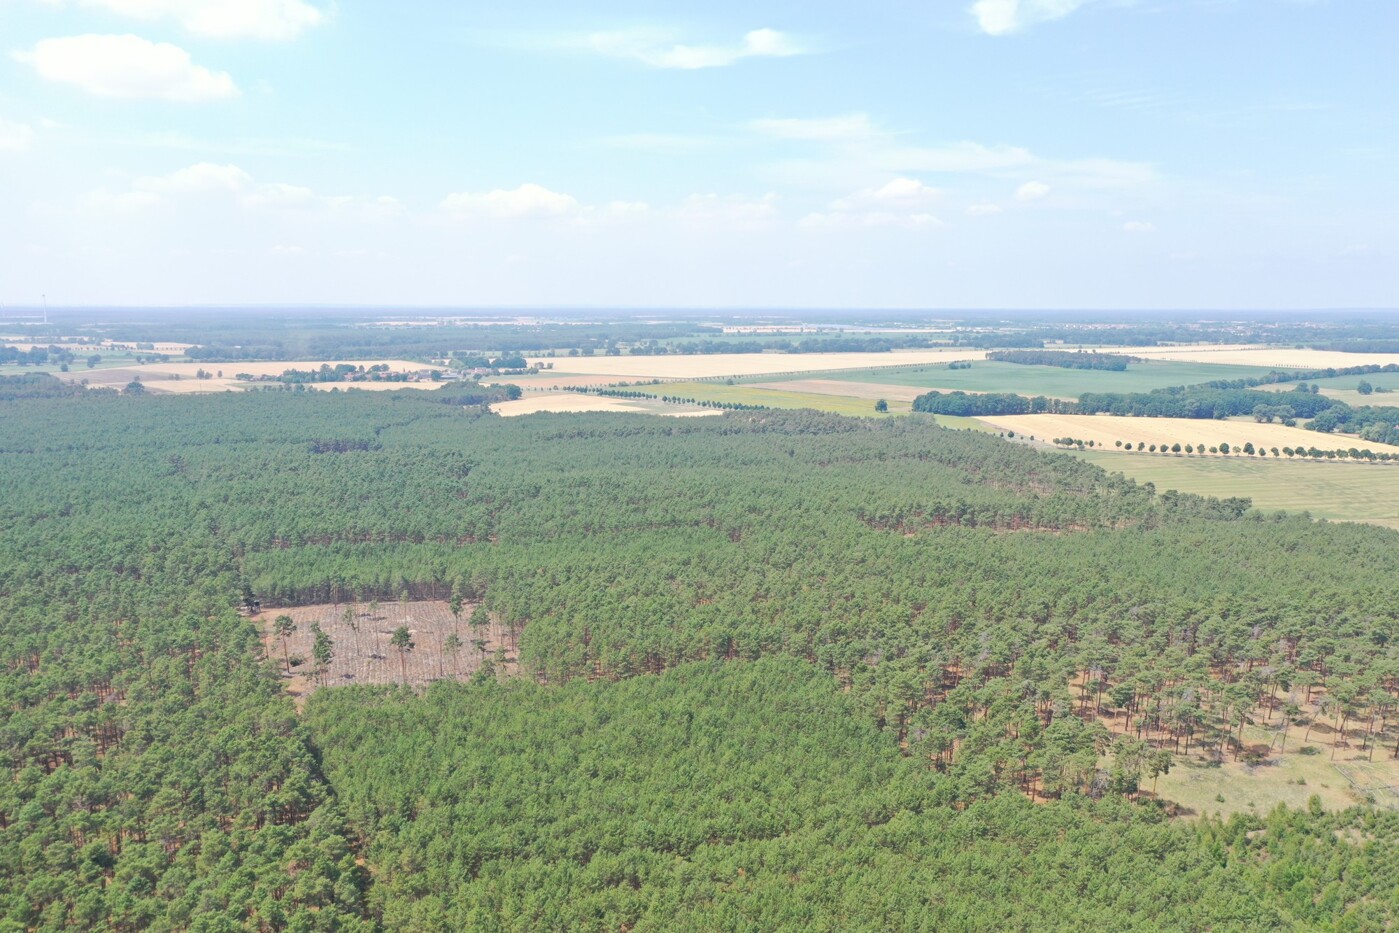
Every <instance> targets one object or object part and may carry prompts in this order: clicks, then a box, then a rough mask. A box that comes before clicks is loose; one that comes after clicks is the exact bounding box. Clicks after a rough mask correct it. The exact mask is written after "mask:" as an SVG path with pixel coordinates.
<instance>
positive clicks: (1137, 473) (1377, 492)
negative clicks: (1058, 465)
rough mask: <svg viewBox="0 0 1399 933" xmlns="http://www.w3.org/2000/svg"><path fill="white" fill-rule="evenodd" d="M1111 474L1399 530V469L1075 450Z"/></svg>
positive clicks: (1270, 508) (1269, 507) (1160, 486)
mask: <svg viewBox="0 0 1399 933" xmlns="http://www.w3.org/2000/svg"><path fill="white" fill-rule="evenodd" d="M1072 453H1073V455H1074V456H1076V457H1079V458H1080V459H1083V460H1087V461H1088V462H1089V463H1095V464H1097V465H1098V466H1100V467H1102V468H1103V469H1105V470H1107V471H1108V472H1109V473H1122V474H1124V475H1126V476H1127V477H1128V478H1130V479H1134V480H1136V481H1137V482H1139V483H1148V482H1149V483H1154V484H1155V485H1156V488H1157V489H1158V490H1163V491H1164V490H1167V489H1177V490H1180V491H1181V492H1191V493H1196V494H1197V495H1202V496H1217V497H1219V498H1228V497H1231V496H1245V497H1248V498H1251V499H1252V500H1253V504H1254V505H1255V506H1256V507H1258V508H1260V509H1264V510H1267V511H1273V510H1276V509H1285V510H1288V511H1293V512H1301V511H1308V512H1310V513H1311V514H1312V515H1313V516H1314V517H1316V518H1327V519H1332V520H1334V521H1350V522H1367V523H1369V524H1373V525H1384V526H1386V527H1389V528H1399V468H1395V467H1391V466H1384V465H1378V466H1377V465H1372V464H1365V463H1333V462H1317V461H1299V460H1294V461H1291V462H1287V461H1284V460H1273V459H1271V458H1269V459H1267V460H1260V459H1258V458H1256V457H1240V458H1235V457H1183V456H1174V455H1172V456H1161V455H1160V454H1149V453H1147V454H1126V453H1122V452H1120V451H1117V450H1110V451H1109V450H1083V451H1073V452H1072Z"/></svg>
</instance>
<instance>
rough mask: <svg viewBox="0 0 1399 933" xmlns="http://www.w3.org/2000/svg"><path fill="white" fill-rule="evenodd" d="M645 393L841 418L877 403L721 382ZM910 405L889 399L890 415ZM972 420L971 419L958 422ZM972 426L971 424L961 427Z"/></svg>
mask: <svg viewBox="0 0 1399 933" xmlns="http://www.w3.org/2000/svg"><path fill="white" fill-rule="evenodd" d="M641 390H642V391H646V392H655V393H656V394H657V395H670V396H679V397H681V398H693V399H695V400H697V401H704V402H735V403H738V404H742V405H766V406H767V407H768V408H814V409H816V410H818V411H829V412H834V413H835V414H839V415H856V416H871V415H874V414H875V410H874V402H873V401H871V400H870V399H867V398H848V397H846V396H843V395H821V394H818V393H815V392H784V391H782V390H780V389H759V388H756V387H754V386H751V385H741V384H740V385H724V384H723V383H718V382H670V383H666V384H665V385H660V386H642V387H641ZM912 410H913V408H912V405H911V404H910V403H908V402H896V401H894V400H893V399H890V400H889V414H891V415H899V414H903V415H906V414H908V413H909V412H910V411H912ZM957 420H959V421H971V420H973V419H971V418H964V419H957ZM960 426H961V427H971V425H970V424H967V425H960Z"/></svg>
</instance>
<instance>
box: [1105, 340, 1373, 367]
mask: <svg viewBox="0 0 1399 933" xmlns="http://www.w3.org/2000/svg"><path fill="white" fill-rule="evenodd" d="M1118 352H1121V353H1126V354H1128V355H1129V356H1141V357H1147V358H1149V359H1154V360H1176V361H1180V362H1187V363H1221V364H1230V365H1234V366H1262V367H1273V368H1279V369H1343V368H1345V367H1347V366H1385V365H1387V364H1389V363H1399V353H1342V352H1340V351H1338V350H1305V349H1303V350H1298V349H1296V348H1290V347H1268V346H1246V345H1225V344H1211V345H1201V346H1196V347H1123V348H1122V349H1121V350H1119V351H1118Z"/></svg>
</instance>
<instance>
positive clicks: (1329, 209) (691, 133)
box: [0, 0, 1399, 310]
mask: <svg viewBox="0 0 1399 933" xmlns="http://www.w3.org/2000/svg"><path fill="white" fill-rule="evenodd" d="M472 6H475V5H471V6H468V5H455V4H446V3H429V2H422V0H412V2H405V3H402V4H394V5H393V6H392V7H389V6H378V5H367V4H350V3H337V4H331V3H324V2H314V0H256V2H253V0H10V2H9V3H6V4H4V5H3V6H0V212H3V214H4V216H5V217H6V218H8V220H9V222H8V223H6V224H4V225H3V226H0V254H3V255H4V257H5V259H4V261H3V263H0V302H3V303H4V304H5V305H7V306H13V305H33V304H36V303H37V301H38V298H39V296H40V295H41V294H46V295H47V296H48V300H49V302H50V303H51V304H55V305H84V304H87V305H136V304H159V305H182V304H203V305H232V304H274V303H282V302H287V303H295V304H306V305H318V304H319V305H329V304H347V305H356V306H367V305H408V306H413V305H419V306H456V307H484V306H492V305H496V306H509V307H547V306H551V305H562V306H569V307H588V306H592V307H607V306H612V307H667V306H671V307H691V308H693V307H714V308H722V307H745V308H764V307H776V308H797V307H820V308H827V309H831V308H836V309H838V308H868V307H883V308H1067V307H1077V308H1088V309H1094V308H1120V309H1153V308H1183V307H1196V308H1210V309H1225V310H1227V309H1252V308H1365V307H1395V306H1399V276H1396V275H1395V274H1394V270H1395V263H1396V260H1399V223H1396V221H1399V181H1396V179H1399V171H1396V169H1399V120H1397V119H1396V108H1395V107H1394V104H1393V100H1392V94H1393V85H1394V70H1393V62H1392V58H1393V57H1392V50H1391V49H1390V45H1391V43H1392V41H1393V39H1392V37H1393V36H1394V35H1395V33H1396V31H1397V30H1399V6H1396V5H1395V4H1394V3H1392V2H1391V0H1187V2H1172V3H1161V2H1152V0H975V2H971V0H949V2H942V0H939V2H935V3H927V2H925V3H919V4H914V3H904V2H899V3H894V4H887V5H884V6H883V7H882V8H881V9H878V10H870V9H857V8H854V7H850V6H849V5H841V4H831V3H821V4H807V5H802V4H795V3H783V2H763V3H758V4H752V3H749V4H738V3H733V2H720V3H713V4H704V5H701V4H695V3H668V4H663V5H655V4H652V5H647V6H646V7H644V8H643V7H642V6H641V5H639V4H622V3H612V4H606V5H604V6H593V7H592V8H590V9H587V10H582V9H579V8H577V7H576V6H575V5H569V4H562V3H557V2H536V0H529V2H522V3H518V4H512V5H510V6H509V8H508V9H506V8H496V9H474V8H471V7H472Z"/></svg>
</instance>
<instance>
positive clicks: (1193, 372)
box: [772, 360, 1271, 399]
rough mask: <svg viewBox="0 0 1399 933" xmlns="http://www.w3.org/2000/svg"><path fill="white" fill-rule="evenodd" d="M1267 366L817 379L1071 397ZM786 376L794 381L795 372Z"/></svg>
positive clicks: (1249, 373) (1003, 368) (937, 371)
mask: <svg viewBox="0 0 1399 933" xmlns="http://www.w3.org/2000/svg"><path fill="white" fill-rule="evenodd" d="M1270 371H1271V370H1270V369H1269V368H1267V367H1256V366H1233V365H1212V364H1209V363H1174V362H1172V363H1161V362H1150V363H1133V364H1131V365H1130V366H1128V367H1127V369H1126V371H1124V372H1105V371H1101V370H1091V369H1064V368H1063V367H1060V366H1025V365H1021V364H1019V363H1001V362H997V361H994V360H983V361H982V362H978V363H974V364H973V365H972V367H971V368H970V369H948V368H947V366H946V365H943V366H928V367H925V368H906V369H900V370H878V369H872V370H857V371H854V372H849V373H831V374H823V375H822V376H821V379H822V381H823V382H852V383H862V382H878V383H882V384H884V385H899V386H911V387H915V388H918V389H920V390H922V391H928V390H930V389H941V390H944V391H957V390H960V391H963V392H1013V393H1015V394H1017V395H1047V396H1050V397H1053V398H1070V399H1076V398H1078V397H1079V396H1080V395H1082V394H1083V393H1085V392H1149V391H1151V390H1152V389H1163V388H1166V387H1168V386H1179V385H1194V384H1196V383H1201V382H1209V381H1211V380H1215V379H1247V378H1251V377H1257V376H1264V375H1267V374H1268V373H1269V372H1270ZM789 378H790V379H792V380H796V379H800V378H801V377H800V376H794V377H789ZM772 381H774V382H775V381H779V380H772ZM781 381H788V380H786V379H784V380H781Z"/></svg>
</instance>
